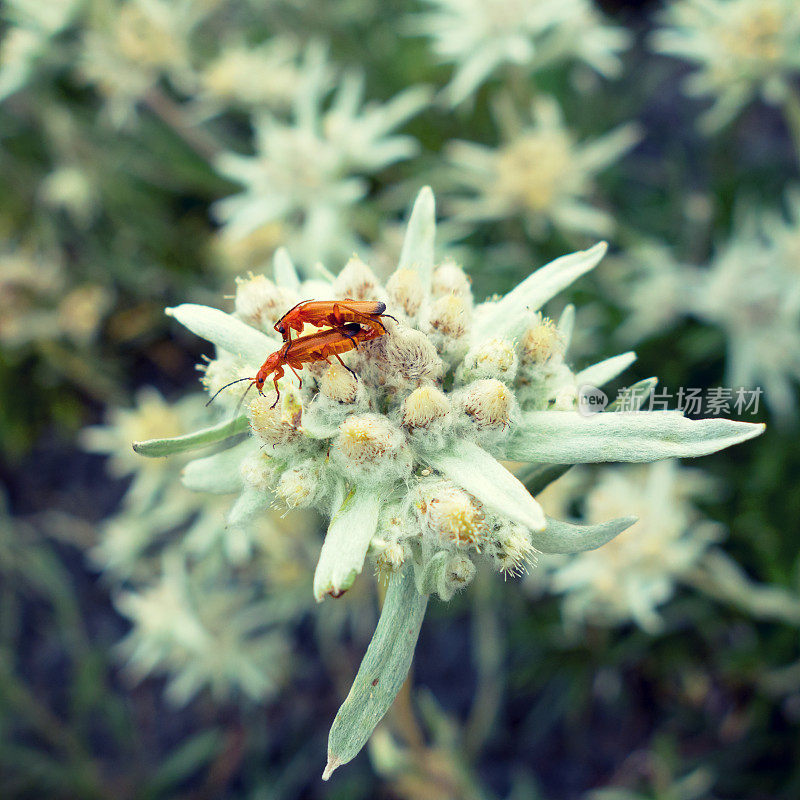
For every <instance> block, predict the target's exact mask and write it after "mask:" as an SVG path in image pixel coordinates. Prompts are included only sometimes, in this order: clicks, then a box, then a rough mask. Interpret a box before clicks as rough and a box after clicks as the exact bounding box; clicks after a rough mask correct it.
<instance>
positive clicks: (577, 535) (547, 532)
mask: <svg viewBox="0 0 800 800" xmlns="http://www.w3.org/2000/svg"><path fill="white" fill-rule="evenodd" d="M636 519H637V518H636V517H620V518H619V519H612V520H609V521H608V522H601V523H600V524H599V525H573V524H572V523H569V522H562V521H561V520H558V519H553V518H552V517H548V518H547V527H546V528H545V529H544V530H543V531H541V532H539V533H534V534H533V536H532V537H531V543H532V544H533V546H534V547H535V548H536V549H537V550H539V552H541V553H582V552H584V551H585V550H596V549H597V548H598V547H601V546H602V545H604V544H606V543H607V542H610V541H611V540H612V539H613V538H614V537H615V536H617V534H620V533H622V531H624V530H626V529H627V528H630V526H631V525H633V523H634V522H636Z"/></svg>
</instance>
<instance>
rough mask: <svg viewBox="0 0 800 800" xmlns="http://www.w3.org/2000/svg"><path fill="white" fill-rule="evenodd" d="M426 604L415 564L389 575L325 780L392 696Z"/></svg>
mask: <svg viewBox="0 0 800 800" xmlns="http://www.w3.org/2000/svg"><path fill="white" fill-rule="evenodd" d="M427 605H428V595H426V594H420V593H419V592H418V591H417V587H416V583H415V581H414V573H413V570H412V569H411V568H409V567H407V568H406V569H405V570H403V571H402V572H401V573H400V574H399V575H395V576H394V577H393V578H392V579H391V580H390V582H389V586H388V588H387V589H386V598H385V600H384V601H383V608H382V609H381V617H380V619H379V620H378V626H377V627H376V628H375V633H374V634H373V636H372V641H371V642H370V643H369V647H368V648H367V652H366V654H365V655H364V660H363V661H362V662H361V666H360V667H359V668H358V673H357V674H356V677H355V680H354V681H353V685H352V687H351V688H350V692H349V693H348V695H347V697H346V699H345V701H344V703H342V705H341V707H340V708H339V711H338V712H337V714H336V719H334V721H333V725H331V731H330V734H329V735H328V763H327V765H326V766H325V771H324V772H323V773H322V780H324V781H326V780H328V778H330V776H331V774H332V773H333V771H334V770H335V769H337V767H340V766H342V764H346V763H347V762H348V761H351V760H352V759H353V758H355V757H356V756H357V755H358V753H359V751H360V750H361V748H362V747H363V746H364V745H365V744H366V742H367V739H369V737H370V734H371V733H372V731H373V730H374V729H375V726H376V725H377V724H378V723H379V722H380V721H381V720H382V719H383V717H384V715H385V714H386V712H387V711H388V710H389V707H390V706H391V705H392V703H393V702H394V699H395V697H397V693H398V692H399V691H400V689H401V687H402V686H403V683H404V681H405V679H406V675H408V670H409V668H410V667H411V660H412V658H413V657H414V648H415V647H416V644H417V637H418V636H419V629H420V627H421V625H422V620H423V619H424V617H425V609H426V608H427Z"/></svg>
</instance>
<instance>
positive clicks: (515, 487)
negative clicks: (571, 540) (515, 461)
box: [425, 439, 545, 531]
mask: <svg viewBox="0 0 800 800" xmlns="http://www.w3.org/2000/svg"><path fill="white" fill-rule="evenodd" d="M425 459H426V460H427V462H428V463H429V464H430V465H431V466H432V467H434V468H435V469H437V470H439V472H441V473H443V474H444V475H446V476H447V477H448V478H450V480H451V481H453V483H456V484H458V485H459V486H460V487H461V488H462V489H466V491H468V492H469V493H470V494H472V495H474V496H475V497H477V498H478V500H480V501H481V503H483V504H484V505H485V506H486V508H489V509H491V510H492V511H495V512H497V513H498V514H501V515H502V516H505V517H508V518H509V519H512V520H514V521H515V522H519V523H520V524H521V525H525V527H527V528H530V529H531V530H533V531H540V530H543V529H544V527H545V519H544V512H543V511H542V509H541V507H540V506H539V504H538V503H537V502H536V501H535V500H534V499H533V497H532V496H531V494H530V492H529V491H528V490H527V489H526V488H525V487H524V486H523V485H522V484H521V483H520V482H519V481H518V480H517V479H516V478H515V477H514V476H513V475H512V474H511V473H510V472H509V471H508V470H507V469H506V468H505V467H504V466H503V465H502V464H500V462H498V461H497V460H496V459H495V458H493V457H492V456H490V455H489V453H487V452H486V451H485V450H483V449H482V448H481V447H478V445H476V444H474V443H473V442H470V441H468V440H466V439H462V440H459V441H457V442H456V443H455V444H454V446H453V447H452V448H451V449H450V450H448V451H445V452H439V453H429V454H426V455H425Z"/></svg>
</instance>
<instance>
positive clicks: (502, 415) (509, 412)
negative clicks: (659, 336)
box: [204, 256, 575, 597]
mask: <svg viewBox="0 0 800 800" xmlns="http://www.w3.org/2000/svg"><path fill="white" fill-rule="evenodd" d="M320 274H324V271H323V272H320ZM315 295H316V296H317V297H319V298H320V299H323V298H324V299H331V300H333V299H341V300H346V299H348V298H349V299H352V300H378V301H383V302H386V303H387V308H386V313H387V314H390V315H391V317H388V316H384V317H381V322H382V324H383V325H384V326H385V328H386V333H385V334H383V335H381V336H379V337H377V338H375V339H372V340H370V341H368V342H361V343H360V344H359V346H358V347H357V348H354V349H353V350H351V351H348V352H345V353H343V354H342V358H343V361H344V362H345V364H346V365H347V366H346V367H343V366H342V365H341V364H340V363H339V362H338V361H337V360H333V359H331V362H330V363H329V364H325V363H324V362H319V363H314V364H311V365H306V366H304V367H303V368H302V372H301V375H302V377H303V387H302V389H301V390H300V389H298V388H296V386H295V381H294V379H293V378H292V376H291V375H287V376H285V377H284V378H283V379H282V380H281V381H280V383H279V386H280V390H281V398H280V400H279V402H277V403H276V402H275V400H276V396H275V391H274V389H272V388H271V386H270V384H269V381H267V384H265V387H264V396H259V397H256V398H255V399H253V401H252V402H251V403H250V404H249V406H248V411H247V413H248V417H249V421H250V428H251V431H252V433H253V434H254V436H255V437H256V439H257V441H258V442H259V443H260V445H261V448H260V450H259V451H258V453H256V454H255V455H251V456H249V457H248V459H247V460H245V461H244V463H243V465H242V482H243V485H244V486H245V488H246V490H249V491H253V490H257V491H259V492H263V493H264V494H265V495H269V497H270V498H271V500H270V502H273V503H276V504H277V505H278V506H279V507H284V508H290V509H292V508H312V507H313V508H317V509H319V510H320V511H322V512H323V513H326V514H330V513H334V514H335V513H336V509H337V507H338V504H342V507H343V508H345V507H346V506H347V503H346V502H343V501H342V498H343V497H347V496H348V493H352V491H353V490H355V491H361V490H363V491H366V492H367V493H368V494H375V495H380V496H381V497H386V498H387V499H388V498H393V499H388V502H386V503H384V504H383V505H382V507H381V510H380V512H379V520H378V524H377V527H376V530H375V533H374V535H373V536H372V540H371V543H370V547H369V552H370V554H371V556H372V558H373V559H374V562H375V565H376V569H377V571H378V573H379V574H380V575H382V576H389V575H391V574H394V573H395V572H397V571H398V570H399V569H400V568H401V567H403V566H404V565H406V564H408V563H409V562H412V561H413V562H414V563H415V564H416V565H417V567H418V568H420V569H422V570H423V573H424V574H425V575H427V577H426V578H425V580H426V581H428V582H429V583H430V586H431V587H432V588H431V591H436V592H438V593H439V594H441V596H442V597H449V596H452V594H453V593H454V592H455V591H456V590H457V589H458V588H459V587H460V586H464V585H466V584H467V583H469V581H470V580H471V578H472V575H473V573H474V571H475V565H474V563H473V562H474V560H475V559H488V560H489V562H490V563H491V565H492V566H493V568H494V569H495V570H497V571H499V572H502V573H503V574H505V575H517V574H520V573H521V572H523V571H524V570H525V569H526V567H527V565H528V564H529V563H531V562H532V558H533V555H534V552H535V550H534V547H533V545H532V542H531V530H530V529H529V528H527V527H525V526H524V525H522V524H521V523H520V522H514V521H512V520H510V519H508V518H506V517H504V515H503V513H502V512H501V510H500V509H499V508H497V507H492V508H490V507H488V506H487V505H486V504H485V503H484V502H482V501H481V500H479V499H478V497H476V496H475V495H474V494H472V493H471V492H470V491H469V490H467V489H465V488H463V487H462V486H460V485H459V484H458V482H456V481H453V480H452V479H451V478H450V477H449V476H448V475H447V474H446V473H445V472H442V470H441V469H439V468H437V466H436V464H437V459H438V458H439V457H440V455H445V456H446V455H447V454H449V453H451V452H453V451H454V450H455V449H457V448H458V447H459V445H460V444H461V443H464V442H468V443H473V444H474V445H477V446H478V447H480V448H482V450H483V451H485V452H486V453H487V454H497V456H498V457H500V456H501V455H502V450H503V443H504V442H505V441H507V440H508V439H509V437H511V436H512V435H513V432H514V431H515V430H516V429H517V427H518V426H519V423H520V420H521V415H522V413H523V410H528V409H547V408H552V407H553V406H554V405H556V406H557V407H562V406H563V407H568V406H569V404H570V402H571V400H570V399H569V392H570V391H571V392H572V393H573V396H574V386H575V378H574V375H573V373H572V372H571V371H570V370H569V369H568V367H567V366H566V365H565V363H564V353H565V350H566V342H565V339H564V337H563V335H562V333H561V332H560V331H559V329H558V328H557V326H556V325H555V324H554V323H553V322H552V321H551V320H549V319H547V318H545V317H542V316H541V314H535V313H534V314H530V315H529V316H530V319H529V322H528V324H527V327H525V328H524V329H522V330H521V331H520V330H517V332H516V335H515V336H510V335H508V334H505V335H494V336H493V335H489V336H486V337H481V338H478V339H475V338H474V337H473V333H472V324H473V310H474V312H475V314H474V318H475V319H476V320H479V319H482V318H484V317H485V315H486V314H487V313H488V314H491V312H492V310H493V305H494V303H495V302H496V301H497V300H496V299H495V298H493V299H491V300H489V301H487V302H486V303H484V304H482V305H480V306H478V307H477V308H475V309H473V305H474V304H473V299H472V291H471V286H470V281H469V279H468V277H467V276H466V274H465V273H464V271H463V270H462V269H461V267H460V266H458V265H457V264H456V263H455V262H454V261H452V260H445V261H443V262H442V263H441V264H439V265H438V266H437V267H435V268H434V269H433V270H432V271H431V273H429V276H428V283H427V285H426V282H425V277H424V274H423V273H422V272H420V270H419V269H417V268H416V267H415V265H414V264H411V265H406V266H401V267H400V268H398V269H397V270H396V271H395V272H394V274H393V275H391V276H390V278H389V279H388V281H387V283H386V286H385V288H384V286H382V285H381V283H380V281H379V280H378V278H377V277H376V275H375V274H374V273H373V271H372V270H371V269H370V267H369V266H368V265H367V264H366V263H365V262H364V261H362V260H361V259H359V258H358V257H355V256H354V257H353V258H351V259H350V261H348V263H347V264H346V266H345V267H344V268H343V270H342V271H341V272H340V274H339V275H338V277H337V278H336V279H335V280H333V281H332V282H331V283H325V282H324V280H323V279H322V278H320V277H316V278H315V279H314V280H312V281H307V282H305V283H300V284H299V288H298V287H297V286H295V287H293V288H292V289H291V290H289V289H286V288H283V287H280V286H278V285H276V284H275V283H274V282H273V281H272V280H270V279H268V278H266V277H264V276H261V275H250V276H249V277H248V278H246V279H244V280H241V281H239V282H238V285H237V293H236V298H235V309H236V312H235V313H236V316H237V317H238V318H239V319H241V320H242V321H245V322H247V323H248V324H250V325H252V326H253V327H255V328H258V329H260V330H262V331H270V333H271V329H272V326H273V325H274V323H275V321H276V320H277V319H278V318H280V316H282V315H283V314H284V313H286V312H287V311H288V310H289V309H290V308H291V307H292V306H293V305H294V303H295V302H296V297H300V296H302V297H312V296H315ZM312 332H314V329H311V330H309V329H307V330H306V331H304V332H303V333H312ZM265 355H266V354H265ZM244 372H245V373H246V370H244ZM242 374H243V368H242V365H241V363H240V359H238V357H237V358H235V357H233V356H232V355H230V354H229V353H227V352H226V351H221V352H220V354H219V357H218V358H217V359H216V360H215V361H212V362H211V363H209V364H208V365H207V367H206V368H205V375H204V383H205V385H206V387H207V388H208V390H209V391H210V392H211V391H216V389H218V388H219V387H220V386H221V385H223V382H224V381H229V380H233V379H235V378H237V377H241V376H242ZM563 397H566V398H567V399H566V400H563ZM486 457H489V456H488V455H487V456H486ZM331 504H333V512H332V511H331ZM429 568H430V569H429ZM426 569H427V570H428V572H425V570H426Z"/></svg>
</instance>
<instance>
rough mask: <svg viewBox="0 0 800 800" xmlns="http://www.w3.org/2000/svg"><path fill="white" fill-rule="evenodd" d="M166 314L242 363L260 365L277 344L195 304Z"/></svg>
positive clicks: (262, 334) (229, 317)
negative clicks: (236, 357) (241, 360)
mask: <svg viewBox="0 0 800 800" xmlns="http://www.w3.org/2000/svg"><path fill="white" fill-rule="evenodd" d="M167 314H169V315H170V316H171V317H175V319H176V320H178V322H180V323H181V325H184V326H186V327H187V328H188V329H189V330H190V331H191V332H192V333H195V334H197V335H198V336H200V337H202V338H203V339H206V340H207V341H209V342H211V343H212V344H214V345H215V346H216V347H219V348H220V349H221V350H226V351H227V352H229V353H232V354H233V355H238V356H241V357H242V358H244V359H245V360H246V361H250V362H253V363H254V364H260V363H261V362H262V361H264V359H265V358H266V357H267V356H268V355H269V354H270V353H272V352H273V351H274V350H276V349H277V348H278V346H279V344H280V342H278V340H277V339H276V338H272V337H270V336H267V335H266V334H264V333H261V331H257V330H256V329H255V328H251V327H250V326H249V325H247V324H245V323H244V322H242V321H241V320H240V319H236V317H232V316H231V315H230V314H226V313H225V312H224V311H220V310H219V309H217V308H209V306H200V305H197V304H195V303H183V305H180V306H176V307H175V308H168V309H167Z"/></svg>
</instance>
